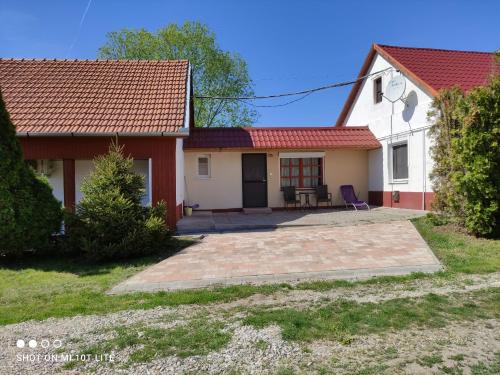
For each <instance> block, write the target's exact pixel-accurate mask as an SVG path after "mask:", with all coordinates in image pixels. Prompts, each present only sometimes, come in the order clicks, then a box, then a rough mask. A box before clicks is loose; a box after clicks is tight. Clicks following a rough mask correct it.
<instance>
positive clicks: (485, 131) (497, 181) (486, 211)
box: [431, 76, 500, 237]
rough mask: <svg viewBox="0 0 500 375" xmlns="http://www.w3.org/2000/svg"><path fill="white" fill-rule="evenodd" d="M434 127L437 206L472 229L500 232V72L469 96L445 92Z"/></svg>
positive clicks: (436, 102)
mask: <svg viewBox="0 0 500 375" xmlns="http://www.w3.org/2000/svg"><path fill="white" fill-rule="evenodd" d="M433 106H434V111H433V112H432V113H431V114H433V115H437V121H436V123H435V124H434V126H433V128H432V129H431V135H432V136H433V138H434V147H433V149H432V152H433V157H434V161H435V168H434V173H433V176H432V177H433V181H434V190H435V192H436V206H435V207H436V208H437V209H438V210H440V211H442V212H444V213H446V214H447V215H449V216H450V218H451V219H452V220H453V221H456V222H458V223H459V224H461V225H463V226H464V227H465V228H466V229H467V230H468V231H469V232H471V233H473V234H475V235H479V236H494V237H497V236H498V235H499V234H500V226H499V223H500V207H499V205H500V203H499V202H500V144H499V143H500V77H499V76H497V77H494V78H492V80H491V82H490V83H489V84H488V85H487V86H485V87H477V88H475V89H473V90H472V91H471V92H469V93H468V94H467V95H465V94H464V93H462V92H461V91H460V90H459V89H456V88H455V89H453V90H445V91H443V92H441V94H440V96H438V97H437V98H436V99H435V100H434V103H433Z"/></svg>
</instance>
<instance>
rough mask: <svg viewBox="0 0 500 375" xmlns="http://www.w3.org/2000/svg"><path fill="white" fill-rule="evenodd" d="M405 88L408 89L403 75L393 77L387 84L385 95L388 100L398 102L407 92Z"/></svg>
mask: <svg viewBox="0 0 500 375" xmlns="http://www.w3.org/2000/svg"><path fill="white" fill-rule="evenodd" d="M405 89H406V81H405V78H404V77H403V76H396V77H394V78H392V79H391V80H390V81H389V83H388V84H387V87H386V88H385V93H384V96H385V97H386V98H387V100H389V101H390V102H392V103H394V102H397V101H398V100H399V99H401V97H402V96H403V94H404V93H405Z"/></svg>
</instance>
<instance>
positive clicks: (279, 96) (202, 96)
mask: <svg viewBox="0 0 500 375" xmlns="http://www.w3.org/2000/svg"><path fill="white" fill-rule="evenodd" d="M390 69H392V68H387V69H383V70H379V71H377V72H373V73H370V74H366V75H364V76H361V77H359V78H356V79H355V80H353V81H345V82H338V83H332V84H329V85H325V86H320V87H316V88H313V89H309V90H303V91H296V92H287V93H283V94H274V95H262V96H205V95H195V98H197V99H217V100H240V101H243V100H259V99H274V98H282V97H286V96H296V95H305V94H307V95H309V94H312V93H314V92H318V91H323V90H328V89H333V88H335V87H343V86H349V85H353V84H355V83H357V82H359V81H362V80H364V79H365V78H368V77H370V76H373V75H376V74H379V73H382V72H385V71H387V70H390ZM299 100H300V99H299ZM292 103H293V101H292ZM288 104H289V103H288ZM284 105H286V103H285V104H284Z"/></svg>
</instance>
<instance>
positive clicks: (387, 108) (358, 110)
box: [344, 54, 432, 192]
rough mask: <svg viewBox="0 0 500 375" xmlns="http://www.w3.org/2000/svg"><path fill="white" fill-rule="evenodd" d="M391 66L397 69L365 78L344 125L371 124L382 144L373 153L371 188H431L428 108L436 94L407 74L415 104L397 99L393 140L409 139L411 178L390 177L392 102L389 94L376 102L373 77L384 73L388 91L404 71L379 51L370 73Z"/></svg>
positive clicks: (384, 81)
mask: <svg viewBox="0 0 500 375" xmlns="http://www.w3.org/2000/svg"><path fill="white" fill-rule="evenodd" d="M390 67H392V68H394V70H390V71H386V72H383V73H380V74H379V75H376V76H372V77H369V78H367V79H365V81H364V82H363V84H362V85H361V88H360V90H359V91H358V95H357V97H356V99H355V100H354V102H353V105H352V106H351V110H350V112H349V113H348V115H347V117H346V119H345V121H344V125H345V126H360V125H367V126H368V127H369V128H370V130H371V131H372V132H373V134H374V135H375V137H377V139H378V140H379V141H380V143H381V144H382V148H381V149H378V150H373V151H370V153H369V190H370V191H375V192H381V191H385V192H392V191H393V190H398V191H401V192H423V191H424V192H425V191H427V192H431V191H432V189H431V184H430V181H429V173H430V172H431V170H432V159H431V157H430V154H429V147H430V143H431V142H430V139H429V137H428V128H429V122H428V121H427V112H428V111H429V108H430V104H431V102H432V97H431V96H430V95H428V94H427V93H426V92H424V91H423V90H422V89H420V88H419V87H418V86H417V85H416V84H415V83H414V82H413V81H412V80H411V79H410V78H409V77H406V76H405V78H406V91H405V94H404V96H405V97H406V96H408V95H409V96H410V98H411V100H409V103H411V104H410V105H409V106H406V105H405V104H404V103H403V102H401V101H398V102H396V103H394V115H393V116H392V144H394V143H398V142H401V141H403V142H404V141H406V142H407V143H408V180H407V181H404V182H400V183H395V182H394V183H393V182H391V180H390V170H391V165H390V153H389V150H390V147H389V145H390V144H391V112H392V108H391V107H392V104H391V102H389V101H388V100H387V99H385V98H384V99H382V102H380V103H375V102H374V96H373V81H374V80H375V79H376V78H377V77H382V89H383V90H384V91H385V87H386V85H387V83H388V82H389V80H390V79H391V77H392V76H395V75H399V74H400V73H399V72H397V71H396V68H395V67H393V66H392V65H391V64H390V63H389V62H388V61H387V60H386V59H384V58H383V57H382V56H380V55H379V54H376V55H375V57H374V59H373V61H372V64H371V66H370V68H369V73H373V72H377V71H380V70H384V69H387V68H390ZM410 129H412V130H413V133H412V132H410ZM424 137H425V140H424Z"/></svg>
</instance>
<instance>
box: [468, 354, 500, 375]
mask: <svg viewBox="0 0 500 375" xmlns="http://www.w3.org/2000/svg"><path fill="white" fill-rule="evenodd" d="M470 370H471V374H472V375H498V374H500V352H496V353H495V359H494V361H493V363H489V364H487V363H484V362H479V363H477V364H475V365H473V366H471V369H470Z"/></svg>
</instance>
